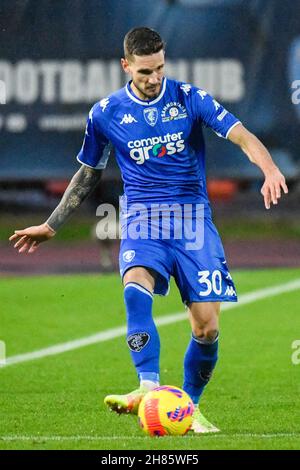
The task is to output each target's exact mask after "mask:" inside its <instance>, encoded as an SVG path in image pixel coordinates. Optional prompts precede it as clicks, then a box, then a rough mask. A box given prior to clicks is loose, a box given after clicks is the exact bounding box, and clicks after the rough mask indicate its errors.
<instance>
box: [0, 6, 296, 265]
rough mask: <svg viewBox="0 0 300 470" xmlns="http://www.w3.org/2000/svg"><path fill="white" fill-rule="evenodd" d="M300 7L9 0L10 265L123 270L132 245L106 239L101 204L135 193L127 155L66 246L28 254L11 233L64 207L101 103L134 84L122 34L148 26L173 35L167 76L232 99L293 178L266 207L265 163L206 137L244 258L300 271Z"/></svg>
mask: <svg viewBox="0 0 300 470" xmlns="http://www.w3.org/2000/svg"><path fill="white" fill-rule="evenodd" d="M299 9H300V1H299V0H295V1H291V0H290V1H286V2H285V6H284V8H282V2H281V1H280V0H272V2H270V1H266V0H252V1H251V2H248V1H246V0H173V1H171V0H169V1H165V0H152V1H151V2H150V1H149V2H142V1H140V0H130V1H129V0H128V1H127V0H123V1H122V2H120V1H116V0H110V1H109V2H107V1H104V0H88V1H83V0H72V1H71V0H62V1H60V2H53V1H50V0H40V1H39V2H36V1H34V0H15V1H13V2H11V1H9V0H2V1H1V4H0V21H1V30H0V35H1V41H0V80H1V81H2V83H3V82H4V83H5V87H6V103H5V104H4V103H3V104H1V105H0V135H1V138H0V159H1V167H0V209H1V216H0V233H1V245H0V271H1V272H2V273H4V274H21V273H27V272H33V273H34V272H35V273H38V272H47V273H49V272H76V271H80V272H88V271H94V272H97V271H99V270H103V271H114V270H117V251H118V246H117V243H118V242H116V243H111V244H102V246H100V245H99V243H98V242H97V240H96V237H95V235H94V232H95V230H94V228H95V225H96V223H97V218H96V216H95V213H96V207H97V205H98V204H99V203H100V202H103V201H104V202H112V203H114V204H116V205H117V204H118V197H119V195H120V194H121V193H122V183H121V180H120V173H119V170H118V168H117V166H116V163H115V161H114V159H113V158H111V159H110V162H109V165H108V168H107V170H106V171H105V174H104V178H103V181H102V183H101V184H100V186H99V188H98V189H97V191H95V193H94V195H93V196H92V197H91V198H90V199H89V201H88V202H87V203H86V204H85V205H84V206H83V207H82V209H81V210H80V211H79V212H78V213H77V214H76V216H75V217H73V219H72V220H71V221H70V222H69V224H68V225H67V226H66V228H64V229H63V230H62V231H61V233H60V234H59V236H58V237H57V240H56V241H55V242H51V243H50V244H49V245H48V246H45V247H43V249H42V250H40V252H39V253H37V254H35V255H34V256H32V257H28V256H25V257H24V256H18V255H17V253H14V251H13V249H12V248H10V247H9V246H8V243H7V236H8V235H9V234H10V233H11V231H12V230H13V229H14V228H22V227H23V226H25V225H28V224H30V225H32V224H35V223H41V222H42V221H44V220H45V218H46V217H47V216H48V214H49V213H50V212H51V211H52V210H53V208H54V207H55V206H56V204H57V203H58V201H59V199H60V197H61V195H62V194H63V191H64V189H65V188H66V186H67V184H68V180H69V179H70V177H71V176H72V175H73V173H74V172H75V171H76V170H77V169H78V163H77V162H76V155H77V153H78V151H79V149H80V147H81V144H82V140H83V134H84V126H85V121H86V117H87V114H88V111H89V109H90V107H91V105H92V104H93V103H94V102H96V101H97V100H99V99H100V98H103V97H105V96H107V95H108V94H109V93H110V92H112V91H114V90H115V89H117V88H119V87H121V86H122V85H123V84H124V83H125V81H126V78H125V76H124V74H123V73H122V71H121V68H120V65H119V60H120V57H121V56H122V39H123V37H124V34H125V33H126V32H127V31H128V30H129V29H130V28H131V27H134V26H137V25H147V26H150V27H153V28H155V29H157V30H158V31H159V32H160V33H161V35H162V36H163V38H164V39H165V41H166V43H167V75H170V76H172V77H174V78H177V79H181V80H185V81H187V82H192V83H194V84H195V85H197V86H200V87H202V88H204V89H206V90H208V91H209V92H210V93H211V94H213V95H214V96H215V97H216V98H217V99H218V100H220V101H221V102H222V103H223V104H224V105H225V106H226V107H227V108H228V109H230V110H231V111H232V112H233V113H235V114H236V115H237V116H238V117H239V118H240V119H241V121H242V122H243V123H244V124H245V125H246V127H248V128H249V129H250V130H251V131H253V132H254V133H256V134H257V136H258V137H259V138H261V139H262V141H263V142H264V143H265V145H266V146H267V147H268V149H269V150H270V152H271V154H272V156H273V158H274V160H275V161H276V162H277V163H278V165H279V166H280V167H281V169H282V171H283V172H284V174H285V176H286V178H287V181H288V184H289V188H290V194H289V196H288V197H285V198H284V199H283V200H282V201H280V204H279V205H278V207H276V208H274V207H273V208H272V209H271V211H269V212H266V211H265V209H264V207H263V201H262V198H261V196H260V193H259V190H260V187H261V183H262V178H261V174H260V171H259V170H258V169H257V168H256V167H254V166H253V165H251V164H250V163H249V162H248V160H247V158H246V157H245V156H244V155H243V154H242V153H241V152H240V151H239V150H238V148H235V146H233V145H232V144H230V143H227V142H224V141H222V139H218V138H216V137H215V135H214V134H213V133H212V132H211V131H207V132H206V134H207V174H208V188H209V192H210V196H211V201H212V206H213V209H214V215H215V222H216V225H217V226H218V228H219V231H220V233H221V235H222V237H223V239H224V242H225V248H226V251H227V257H228V259H229V262H230V265H231V267H251V266H265V267H267V266H278V265H282V264H285V265H287V266H289V265H293V266H298V265H299V262H300V248H299V243H298V240H299V235H300V223H299V202H298V201H299V194H300V184H299V168H300V154H299V119H300V104H296V103H293V100H292V96H293V93H294V96H295V97H297V89H293V84H294V87H295V86H296V85H297V83H296V85H295V81H296V80H297V79H300V25H299V21H298V16H297V14H295V13H296V12H298V11H299ZM287 25H288V27H287ZM299 83H300V82H299ZM2 101H3V100H2ZM294 101H295V100H294ZM37 258H38V260H37ZM50 260H51V261H50Z"/></svg>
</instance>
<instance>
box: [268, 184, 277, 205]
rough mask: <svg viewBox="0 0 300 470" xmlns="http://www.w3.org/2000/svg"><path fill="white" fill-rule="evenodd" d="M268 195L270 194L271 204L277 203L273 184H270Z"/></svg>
mask: <svg viewBox="0 0 300 470" xmlns="http://www.w3.org/2000/svg"><path fill="white" fill-rule="evenodd" d="M270 195H271V201H272V202H273V204H277V197H276V189H275V186H274V185H273V184H272V185H270Z"/></svg>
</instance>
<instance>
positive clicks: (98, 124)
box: [9, 99, 109, 253]
mask: <svg viewBox="0 0 300 470" xmlns="http://www.w3.org/2000/svg"><path fill="white" fill-rule="evenodd" d="M104 101H105V103H104V104H102V106H101V102H100V103H97V104H96V105H95V106H93V108H92V109H91V111H90V113H89V117H88V121H87V126H86V130H85V138H84V142H83V146H82V149H81V150H80V152H79V154H78V157H77V160H78V161H79V163H81V164H82V166H81V168H80V169H79V171H77V173H75V175H74V176H73V178H72V180H71V181H70V183H69V186H68V187H67V189H66V191H65V193H64V195H63V197H62V199H61V201H60V203H59V204H58V206H57V207H56V209H55V210H54V211H53V212H52V214H51V215H50V217H49V218H48V220H47V221H46V222H44V223H43V224H41V225H37V226H33V227H28V228H25V229H23V230H15V232H14V234H13V235H12V236H11V237H10V239H9V240H10V241H13V242H15V245H14V247H15V248H16V249H18V250H19V252H20V253H24V252H28V253H33V252H34V251H35V250H36V249H37V247H38V246H39V244H40V243H42V242H44V241H47V240H49V239H50V238H52V237H54V236H55V234H56V232H57V230H58V229H59V228H60V227H61V226H62V225H63V224H64V223H65V221H66V220H67V219H68V218H69V217H70V215H72V214H73V212H74V211H75V210H76V209H77V208H78V207H79V206H80V205H81V204H82V202H83V201H84V200H85V199H86V198H87V197H88V196H89V195H90V193H91V192H92V191H93V189H94V188H95V186H96V185H97V184H98V182H99V180H100V177H101V174H102V170H103V169H104V168H105V167H106V164H107V160H108V156H109V152H108V151H107V150H108V148H109V146H108V144H109V139H108V137H107V135H106V134H107V132H106V129H107V127H108V126H107V122H108V116H106V115H105V113H104V112H103V111H104V110H105V109H106V107H107V105H108V102H109V100H107V99H106V100H104Z"/></svg>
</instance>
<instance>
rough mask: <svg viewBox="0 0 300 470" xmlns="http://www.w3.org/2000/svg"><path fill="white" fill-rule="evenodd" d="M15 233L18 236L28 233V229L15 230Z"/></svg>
mask: <svg viewBox="0 0 300 470" xmlns="http://www.w3.org/2000/svg"><path fill="white" fill-rule="evenodd" d="M15 234H16V235H18V236H23V235H28V232H27V229H26V228H25V229H24V230H15Z"/></svg>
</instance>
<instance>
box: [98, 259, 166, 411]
mask: <svg viewBox="0 0 300 470" xmlns="http://www.w3.org/2000/svg"><path fill="white" fill-rule="evenodd" d="M155 277H156V274H155V271H154V270H151V269H146V268H144V267H140V266H139V267H133V268H131V269H129V270H128V271H127V272H126V273H125V275H124V277H123V284H124V302H125V307H126V317H127V344H128V347H129V349H130V354H131V358H132V361H133V364H134V366H135V369H136V372H137V374H138V377H139V380H140V387H139V388H138V389H137V390H134V391H133V392H131V393H128V394H125V395H109V396H107V397H106V398H105V400H104V401H105V403H106V404H107V405H108V406H109V407H110V409H112V410H114V411H116V412H118V413H137V410H138V406H139V403H140V401H141V399H142V398H143V396H144V395H145V393H147V391H148V390H151V389H153V388H155V387H157V386H158V385H159V354H160V342H159V335H158V332H157V329H156V326H155V323H154V321H153V317H152V303H153V291H154V286H155Z"/></svg>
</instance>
